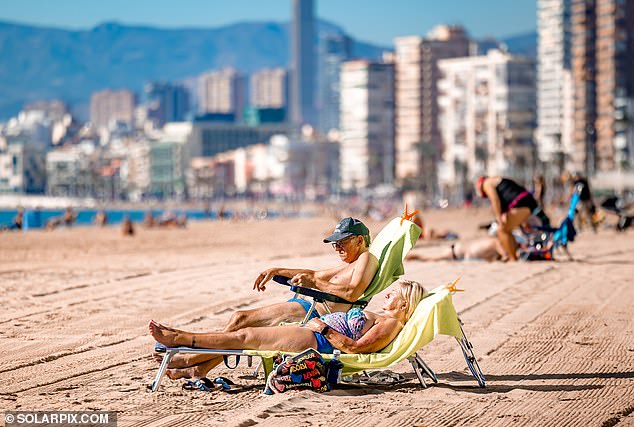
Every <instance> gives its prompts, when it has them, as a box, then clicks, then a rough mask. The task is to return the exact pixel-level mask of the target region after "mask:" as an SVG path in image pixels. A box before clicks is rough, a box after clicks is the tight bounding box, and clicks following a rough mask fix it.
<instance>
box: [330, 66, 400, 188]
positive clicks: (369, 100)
mask: <svg viewBox="0 0 634 427" xmlns="http://www.w3.org/2000/svg"><path fill="white" fill-rule="evenodd" d="M340 144H341V149H340V157H341V187H342V189H343V190H346V191H350V190H356V189H365V188H374V187H376V186H378V185H381V184H393V182H394V64H390V63H374V62H369V61H362V60H357V61H350V62H344V63H343V65H342V67H341V143H340Z"/></svg>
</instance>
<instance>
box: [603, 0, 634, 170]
mask: <svg viewBox="0 0 634 427" xmlns="http://www.w3.org/2000/svg"><path fill="white" fill-rule="evenodd" d="M596 19H597V22H596V34H597V41H596V49H595V52H596V60H595V61H596V67H597V68H596V73H597V74H596V91H597V92H596V108H597V121H596V124H595V131H596V135H597V136H596V138H597V139H596V155H595V156H596V158H595V159H596V168H597V171H599V172H609V171H613V170H615V169H622V168H632V167H634V151H632V150H633V149H634V141H632V140H631V128H632V127H634V120H633V118H634V110H632V103H633V102H634V0H598V1H597V3H596ZM628 136H630V138H629V141H628Z"/></svg>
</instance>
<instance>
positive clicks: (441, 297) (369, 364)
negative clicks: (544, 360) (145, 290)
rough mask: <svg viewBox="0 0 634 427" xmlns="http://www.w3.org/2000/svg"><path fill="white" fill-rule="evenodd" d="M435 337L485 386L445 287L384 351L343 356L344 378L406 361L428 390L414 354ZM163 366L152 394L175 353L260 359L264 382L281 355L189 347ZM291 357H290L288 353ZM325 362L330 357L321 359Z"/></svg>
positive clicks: (422, 367) (429, 373)
mask: <svg viewBox="0 0 634 427" xmlns="http://www.w3.org/2000/svg"><path fill="white" fill-rule="evenodd" d="M438 334H443V335H450V336H453V337H455V338H456V340H457V341H458V344H459V345H460V348H461V350H462V353H463V356H464V357H465V360H466V362H467V366H468V367H469V370H470V371H471V373H472V374H473V376H474V377H475V378H476V380H477V381H478V384H479V385H480V387H484V386H485V379H484V376H483V375H482V371H481V370H480V367H479V366H478V362H477V360H476V357H475V355H474V353H473V346H472V344H471V343H470V342H469V340H468V339H467V337H466V334H465V332H464V330H463V328H462V324H461V322H460V319H459V318H458V315H457V313H456V310H455V308H454V306H453V301H452V293H451V291H450V289H448V288H447V287H446V286H441V287H438V288H436V289H434V290H433V291H431V292H430V294H429V296H427V297H425V299H423V300H422V301H421V302H420V303H419V304H418V307H416V310H415V311H414V313H413V314H412V317H411V318H410V319H409V320H408V322H407V323H406V324H405V327H404V328H403V330H402V331H401V332H400V333H399V334H398V336H397V337H396V338H395V339H394V340H393V341H392V342H391V343H390V344H389V345H388V346H387V347H386V348H384V349H383V350H381V351H380V352H377V353H370V354H342V355H341V359H340V360H341V362H342V363H343V365H344V366H343V374H344V375H349V374H353V373H356V372H360V371H364V370H370V369H381V368H387V367H389V366H392V365H394V364H397V363H399V362H401V361H403V360H405V359H407V360H409V362H410V364H411V365H412V367H413V368H414V372H415V373H416V376H417V377H418V380H419V381H420V384H421V385H422V386H423V387H425V388H426V387H427V383H426V381H425V378H424V377H425V376H427V377H429V378H430V379H431V380H432V381H434V382H438V379H437V377H436V374H435V373H434V372H433V371H432V370H431V369H430V368H429V366H428V365H427V364H426V363H425V362H424V361H423V359H422V357H420V355H419V354H418V353H417V351H418V350H419V349H420V348H421V347H423V346H424V345H426V344H428V343H430V342H431V341H432V340H433V339H434V338H435V337H436V336H437V335H438ZM165 351H166V355H165V357H164V358H163V363H162V364H161V367H160V368H159V372H158V373H157V374H156V378H155V379H154V382H153V384H152V391H156V390H158V387H159V385H160V382H161V379H162V377H163V374H164V373H165V369H166V368H167V364H168V363H169V360H170V359H171V358H172V357H173V356H174V355H175V354H178V353H196V354H217V355H223V356H225V355H236V356H251V357H260V358H262V361H263V366H264V373H265V378H268V375H269V373H270V372H271V371H272V367H273V359H274V357H275V356H276V355H278V354H280V353H281V352H279V351H276V350H268V351H263V350H216V349H213V350H206V349H194V348H188V347H176V348H166V349H165ZM287 354H292V353H287ZM322 356H323V357H324V359H326V360H328V359H330V358H331V357H332V355H329V354H323V355H322Z"/></svg>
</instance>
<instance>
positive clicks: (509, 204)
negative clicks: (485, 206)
mask: <svg viewBox="0 0 634 427" xmlns="http://www.w3.org/2000/svg"><path fill="white" fill-rule="evenodd" d="M475 190H476V192H477V193H478V195H479V196H480V197H484V198H488V199H489V201H490V202H491V207H492V208H493V213H494V214H495V220H496V221H497V223H498V225H499V227H498V232H497V235H498V239H499V241H500V243H501V244H502V248H503V249H504V251H505V252H506V254H507V256H508V258H509V260H510V261H517V251H516V249H517V242H516V241H515V238H514V237H513V234H512V231H513V229H514V228H516V227H518V226H519V225H520V224H522V223H523V222H526V220H527V219H528V218H529V217H530V216H531V214H532V213H533V211H535V210H536V208H537V206H538V205H537V201H536V200H535V198H534V197H533V196H532V195H531V193H529V192H528V191H527V190H526V189H525V188H524V187H522V186H521V185H519V184H518V183H516V182H515V181H513V180H510V179H508V178H502V177H499V176H490V177H486V176H482V177H480V178H478V180H477V181H476V185H475Z"/></svg>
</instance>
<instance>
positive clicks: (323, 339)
mask: <svg viewBox="0 0 634 427" xmlns="http://www.w3.org/2000/svg"><path fill="white" fill-rule="evenodd" d="M392 286H393V288H392V289H390V291H388V293H387V295H385V301H384V303H383V314H382V315H379V314H375V313H371V312H369V311H365V312H364V311H361V310H360V309H358V308H356V309H352V310H350V311H348V312H347V313H343V312H337V313H332V314H326V315H323V316H322V317H321V318H319V319H317V318H315V319H312V320H310V321H309V322H308V323H306V324H305V325H287V326H271V327H259V328H257V327H256V328H244V329H239V330H237V331H234V332H216V333H213V332H212V333H193V332H185V331H181V330H178V329H172V328H168V327H166V326H163V325H161V324H159V323H156V322H155V321H153V320H152V321H151V322H150V325H149V328H150V334H151V335H152V336H153V337H154V339H156V341H158V342H159V343H161V344H163V345H165V346H167V347H179V346H186V347H194V348H210V349H234V350H280V351H288V352H300V351H303V350H305V349H307V348H316V349H317V350H318V351H320V352H322V353H332V352H333V350H334V349H335V348H337V349H339V350H341V351H342V352H344V353H373V352H376V351H379V350H382V349H383V348H385V347H386V346H387V345H388V344H389V343H390V342H391V341H392V340H393V339H394V338H395V337H396V336H397V335H398V333H399V332H400V331H401V329H403V326H404V325H405V322H407V320H408V319H409V318H410V316H411V315H412V314H413V313H414V309H416V306H417V305H418V303H419V302H420V301H421V300H422V299H423V297H424V296H425V295H426V292H425V289H424V288H423V286H422V285H421V284H420V283H417V282H414V281H409V280H399V281H398V282H397V283H396V284H394V285H392ZM204 360H205V361H204V362H202V363H200V364H196V358H195V357H185V356H181V357H178V355H177V356H175V357H174V359H172V360H171V361H170V364H169V366H168V368H169V369H168V370H167V375H168V377H169V378H171V379H177V378H201V377H204V376H206V375H207V372H209V371H210V370H211V369H212V368H213V367H215V366H216V365H218V364H219V363H220V362H222V356H218V357H215V358H213V359H209V358H208V355H207V358H206V359H204Z"/></svg>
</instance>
